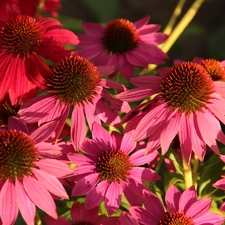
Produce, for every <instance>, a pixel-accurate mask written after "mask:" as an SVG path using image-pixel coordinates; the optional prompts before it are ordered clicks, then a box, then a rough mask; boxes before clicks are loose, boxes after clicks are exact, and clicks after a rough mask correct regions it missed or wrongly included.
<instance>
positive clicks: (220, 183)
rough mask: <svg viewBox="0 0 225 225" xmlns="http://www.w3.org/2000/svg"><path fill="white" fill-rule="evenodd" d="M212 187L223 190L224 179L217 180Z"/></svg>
mask: <svg viewBox="0 0 225 225" xmlns="http://www.w3.org/2000/svg"><path fill="white" fill-rule="evenodd" d="M213 186H214V187H216V188H219V189H222V190H225V178H223V179H221V180H218V181H217V182H216V183H214V184H213Z"/></svg>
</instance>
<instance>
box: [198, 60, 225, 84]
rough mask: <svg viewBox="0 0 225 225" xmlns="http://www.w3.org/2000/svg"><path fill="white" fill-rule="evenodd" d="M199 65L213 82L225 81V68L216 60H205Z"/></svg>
mask: <svg viewBox="0 0 225 225" xmlns="http://www.w3.org/2000/svg"><path fill="white" fill-rule="evenodd" d="M199 64H200V65H201V66H203V67H204V68H205V70H206V71H207V72H208V74H209V75H210V77H211V78H212V80H213V81H218V80H221V81H225V68H224V66H223V65H222V64H221V63H220V62H219V61H217V60H216V59H203V60H201V61H200V62H199Z"/></svg>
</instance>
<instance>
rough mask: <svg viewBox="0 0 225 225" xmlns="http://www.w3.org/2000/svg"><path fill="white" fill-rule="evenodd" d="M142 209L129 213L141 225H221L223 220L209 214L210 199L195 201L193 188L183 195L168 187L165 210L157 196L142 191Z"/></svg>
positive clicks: (134, 208) (218, 215)
mask: <svg viewBox="0 0 225 225" xmlns="http://www.w3.org/2000/svg"><path fill="white" fill-rule="evenodd" d="M143 202H144V207H145V208H142V207H139V206H132V207H130V208H129V211H130V213H131V215H132V217H133V218H135V219H136V220H137V221H138V222H139V223H140V224H142V225H149V224H151V225H165V224H185V225H206V224H207V225H221V224H223V222H224V220H225V218H224V217H223V216H222V215H220V214H216V213H211V212H209V210H210V208H211V199H209V198H202V199H199V200H198V199H197V193H196V191H195V190H194V187H193V186H192V187H190V188H188V189H186V190H185V191H184V192H183V193H180V191H179V190H178V189H177V188H176V187H175V186H173V185H171V186H170V187H169V189H168V190H167V192H166V196H165V203H166V210H165V209H164V206H163V204H162V203H161V201H160V199H159V198H158V196H157V195H155V194H153V193H151V192H149V191H144V198H143Z"/></svg>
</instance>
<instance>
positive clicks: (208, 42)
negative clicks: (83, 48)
mask: <svg viewBox="0 0 225 225" xmlns="http://www.w3.org/2000/svg"><path fill="white" fill-rule="evenodd" d="M177 2H178V0H62V1H61V3H62V9H61V10H60V11H59V14H60V16H59V18H58V19H59V20H60V21H61V22H62V23H63V24H64V27H66V28H69V29H71V30H73V31H74V32H75V33H82V28H81V21H84V20H85V21H92V22H97V23H102V24H105V23H107V22H108V21H109V20H111V19H115V18H118V17H120V18H121V17H122V18H126V19H129V20H131V21H132V22H135V21H136V20H138V19H141V18H142V17H144V16H146V15H150V16H151V20H150V23H155V24H160V25H161V26H162V28H161V30H160V31H163V29H164V28H165V26H166V24H167V22H168V21H169V19H170V16H171V15H172V13H173V10H174V8H175V6H176V4H177ZM193 2H194V0H187V1H186V3H185V6H184V9H183V11H182V14H181V15H180V16H179V17H178V21H179V20H180V19H181V18H182V15H184V13H185V12H186V11H187V9H188V8H189V7H190V6H191V4H192V3H193ZM224 41H225V0H205V2H204V3H203V5H202V6H201V8H200V10H199V11H198V13H197V15H196V16H195V17H194V19H193V21H192V22H191V23H190V24H189V26H188V28H187V29H186V30H185V32H184V33H183V34H182V35H181V36H180V38H179V39H178V40H177V42H176V43H175V44H174V46H173V47H172V48H171V50H170V51H169V52H168V54H169V56H170V58H171V60H173V59H178V58H179V59H182V60H192V58H193V57H194V56H199V57H203V58H215V59H218V60H219V61H221V60H224V59H225V44H224Z"/></svg>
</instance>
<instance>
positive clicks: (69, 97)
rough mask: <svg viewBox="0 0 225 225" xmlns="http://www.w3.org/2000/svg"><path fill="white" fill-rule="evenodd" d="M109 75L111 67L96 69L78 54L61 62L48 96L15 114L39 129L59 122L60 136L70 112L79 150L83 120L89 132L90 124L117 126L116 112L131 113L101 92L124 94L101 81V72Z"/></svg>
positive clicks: (119, 87) (51, 79)
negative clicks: (110, 90) (104, 123)
mask: <svg viewBox="0 0 225 225" xmlns="http://www.w3.org/2000/svg"><path fill="white" fill-rule="evenodd" d="M111 71H112V67H109V66H107V67H106V66H103V67H98V68H97V67H95V66H94V65H93V63H91V62H90V61H89V60H87V59H85V58H83V57H81V56H78V55H77V54H71V55H70V56H68V57H65V58H62V59H61V60H60V61H59V62H57V63H56V64H55V66H54V67H53V68H52V73H51V76H50V77H49V78H48V79H47V81H46V87H47V90H48V93H47V94H46V95H43V96H39V97H36V98H34V99H31V100H28V101H27V102H25V103H24V104H23V105H22V106H21V108H20V110H19V112H18V114H19V116H20V118H21V119H23V120H25V121H27V122H29V123H34V122H38V123H39V125H40V124H42V123H45V122H49V121H52V120H58V121H59V124H58V127H57V131H56V133H57V134H60V132H61V129H62V127H63V125H64V124H65V121H66V119H67V118H68V114H69V111H70V109H71V110H72V116H71V132H72V136H76V138H75V139H74V147H75V149H76V150H78V149H79V147H80V144H81V143H82V141H83V140H84V138H85V137H86V119H87V122H88V125H89V127H90V129H91V127H92V124H93V122H98V123H100V119H101V120H102V121H104V122H106V123H108V124H110V125H115V124H117V123H120V117H119V115H118V111H122V112H128V111H129V110H130V106H129V104H128V103H126V102H123V101H120V100H118V99H114V98H112V97H111V96H110V94H109V93H108V92H107V91H106V90H105V89H104V87H105V88H110V87H111V88H115V89H117V90H119V91H124V90H126V89H125V87H124V86H123V85H121V84H119V83H116V82H114V81H111V80H107V79H104V78H101V77H100V72H103V73H104V74H107V73H110V72H111ZM105 99H106V100H107V102H108V104H106V103H105V102H104V100H105ZM85 115H86V118H85Z"/></svg>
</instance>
